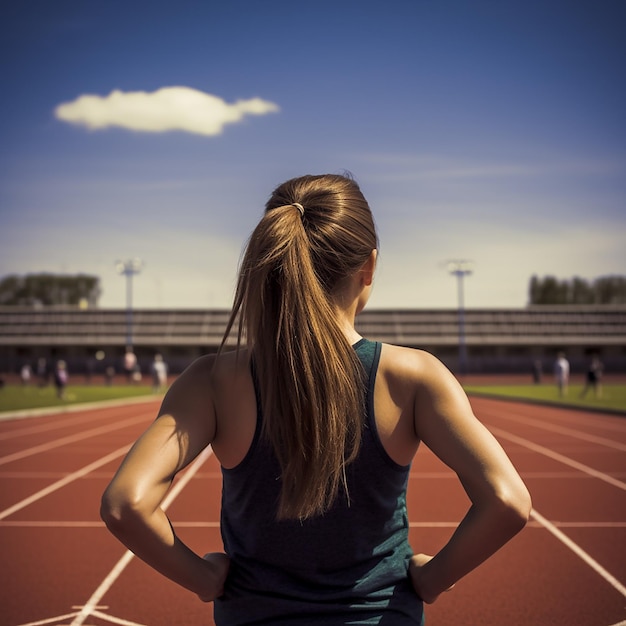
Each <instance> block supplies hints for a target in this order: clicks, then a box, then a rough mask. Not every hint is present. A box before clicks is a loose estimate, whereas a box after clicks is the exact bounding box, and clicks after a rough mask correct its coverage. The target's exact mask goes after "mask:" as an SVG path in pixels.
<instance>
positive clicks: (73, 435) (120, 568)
mask: <svg viewBox="0 0 626 626" xmlns="http://www.w3.org/2000/svg"><path fill="white" fill-rule="evenodd" d="M472 403H473V405H474V408H475V411H476V413H477V415H479V417H480V419H481V420H482V421H483V422H484V423H485V424H486V425H487V426H488V427H489V428H490V429H491V431H492V432H493V433H494V434H495V435H496V436H497V437H498V439H499V440H500V442H501V443H502V444H503V446H504V447H505V448H506V450H507V452H508V453H509V455H510V456H511V458H512V459H513V462H514V463H515V464H516V466H517V468H518V469H519V471H520V472H521V474H522V476H523V477H524V479H525V481H526V483H527V485H528V487H529V489H530V491H531V493H532V495H533V504H534V507H535V509H534V512H533V519H532V521H531V522H530V523H529V525H528V527H527V528H526V529H524V531H522V533H521V534H520V535H518V536H517V537H516V538H515V539H514V540H513V541H512V542H511V543H510V544H508V545H507V546H506V547H505V548H504V549H503V550H502V551H501V552H500V553H498V554H497V555H496V556H495V557H494V558H493V559H492V560H490V561H488V562H487V563H486V564H484V565H483V566H482V567H481V568H479V569H478V570H476V571H475V572H473V573H472V574H470V575H469V576H468V577H466V578H465V579H464V580H462V581H461V582H460V583H459V584H457V586H456V587H455V588H454V589H453V590H452V591H451V592H449V593H447V594H444V596H443V597H441V598H440V600H438V602H437V603H436V604H434V605H431V606H428V607H427V613H426V615H427V624H428V625H429V626H437V625H442V626H460V625H470V626H486V625H494V626H517V625H519V626H522V625H523V626H543V625H546V626H547V625H550V626H552V625H566V626H576V625H580V626H610V625H611V626H612V625H614V624H622V625H626V589H625V586H624V585H625V582H626V420H624V419H623V418H620V417H612V416H606V415H600V414H593V413H582V412H571V411H566V410H562V409H557V408H545V407H539V406H528V405H521V404H514V403H507V402H502V401H495V400H488V399H483V398H473V399H472ZM156 408H157V403H156V401H155V400H150V401H148V402H142V403H135V404H125V405H119V406H115V407H111V406H107V407H100V408H91V409H80V410H78V411H75V412H66V413H63V414H57V415H48V416H39V417H31V418H29V419H9V420H3V421H1V422H0V480H1V485H2V489H1V490H0V550H1V552H0V554H2V561H3V567H2V573H1V576H2V581H1V584H0V624H1V625H2V626H23V625H29V626H35V625H38V624H41V625H43V624H52V625H54V624H57V625H58V624H65V625H71V626H80V625H86V626H87V625H90V626H93V625H105V624H121V625H125V626H133V625H138V624H142V625H149V626H183V625H187V624H189V625H199V624H209V625H210V624H213V621H212V608H211V605H206V604H203V603H201V602H200V601H199V600H197V599H196V597H195V596H194V595H193V594H190V593H189V592H187V591H185V590H182V589H179V588H178V587H176V586H175V585H174V584H172V583H170V582H169V581H167V580H165V579H163V578H161V577H160V576H159V575H157V574H155V573H153V572H152V571H151V570H150V569H149V568H148V567H147V566H145V565H144V564H143V563H141V562H139V561H138V560H137V559H136V558H133V557H132V555H131V554H130V553H128V552H126V550H125V549H124V548H123V547H122V546H121V544H119V543H117V541H116V540H115V539H114V538H113V537H112V536H111V535H109V533H108V531H107V530H106V529H105V528H104V526H103V525H102V523H101V522H100V519H99V516H98V509H99V499H100V494H101V493H102V491H103V489H104V488H105V485H106V484H107V482H108V481H109V479H110V478H111V476H112V474H113V472H114V470H115V468H116V467H117V466H118V464H119V462H120V460H121V457H122V455H123V454H124V453H125V452H126V450H127V449H128V447H129V444H130V443H131V442H132V441H133V440H134V439H135V438H136V437H137V436H138V435H139V434H140V432H141V431H142V430H143V429H144V428H145V427H146V425H147V424H148V423H149V422H150V421H151V420H152V419H153V416H154V414H155V411H156ZM170 496H171V497H170V498H169V508H168V511H169V515H170V517H171V519H172V521H173V523H174V525H175V527H176V528H177V529H178V532H179V534H180V536H181V537H182V539H183V540H184V541H186V542H187V543H189V544H190V545H191V546H192V547H193V548H194V549H196V550H197V551H198V552H200V553H204V552H209V551H215V550H220V549H221V542H220V536H219V528H218V520H219V507H220V474H219V467H218V464H217V462H216V461H215V458H214V457H213V456H212V455H211V453H210V451H208V452H207V454H205V455H204V456H202V457H201V458H199V459H198V461H197V463H195V464H194V465H192V466H190V468H189V469H188V470H187V471H186V473H185V474H183V475H182V476H181V477H180V478H179V479H178V481H177V482H176V483H175V486H174V489H173V491H172V492H171V494H170ZM466 507H467V501H466V498H465V496H464V494H463V492H462V491H461V489H460V488H459V486H458V484H457V482H456V481H455V479H454V476H453V475H452V474H451V472H450V471H449V470H448V469H447V468H446V467H445V466H443V465H441V464H440V462H439V461H438V460H437V459H436V458H434V457H433V456H432V455H431V454H430V453H429V452H428V450H426V449H421V450H420V452H419V453H418V455H417V458H416V461H415V463H414V469H413V471H412V475H411V483H410V488H409V514H410V519H411V531H410V533H411V543H412V545H413V547H414V549H416V550H419V551H423V552H427V553H428V552H431V553H432V552H434V551H436V550H437V549H438V547H439V546H440V545H441V544H442V542H444V541H445V540H446V538H447V537H448V536H449V534H450V533H451V531H452V529H453V527H454V526H455V524H456V522H457V520H459V518H460V517H461V516H462V515H463V513H464V511H465V509H466Z"/></svg>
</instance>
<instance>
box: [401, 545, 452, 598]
mask: <svg viewBox="0 0 626 626" xmlns="http://www.w3.org/2000/svg"><path fill="white" fill-rule="evenodd" d="M432 558H433V557H432V556H430V555H428V554H414V555H413V556H412V557H411V560H410V561H409V578H410V579H411V584H412V585H413V589H414V590H415V593H416V594H417V595H418V596H419V597H420V598H421V599H422V600H423V601H424V602H425V603H426V604H432V603H433V602H434V601H435V600H436V599H437V598H438V597H439V596H440V595H441V594H439V593H436V594H433V593H432V592H429V591H428V586H427V585H426V584H425V577H424V573H425V572H424V569H423V568H424V566H425V565H426V564H427V563H428V562H429V561H430V560H431V559H432ZM452 587H454V585H452V586H450V587H448V589H446V591H450V590H451V589H452Z"/></svg>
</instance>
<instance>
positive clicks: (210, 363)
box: [102, 175, 530, 626]
mask: <svg viewBox="0 0 626 626" xmlns="http://www.w3.org/2000/svg"><path fill="white" fill-rule="evenodd" d="M377 248H378V241H377V235H376V230H375V227H374V223H373V219H372V215H371V212H370V209H369V207H368V204H367V202H366V200H365V198H364V197H363V195H362V193H361V191H360V189H359V187H358V186H357V184H356V183H355V182H354V181H353V180H351V179H350V178H347V177H344V176H333V175H323V176H304V177H301V178H296V179H292V180H289V181H287V182H286V183H284V184H282V185H281V186H279V187H278V188H277V189H276V190H275V191H274V193H273V194H272V196H271V198H270V200H269V201H268V203H267V206H266V211H265V214H264V216H263V218H262V219H261V221H260V223H259V224H258V226H257V227H256V229H255V231H254V232H253V234H252V236H251V238H250V240H249V242H248V245H247V250H246V253H245V256H244V259H243V262H242V266H241V269H240V275H239V281H238V286H237V291H236V294H235V302H234V307H233V311H232V316H231V319H230V323H229V325H228V328H227V331H226V335H225V337H226V336H228V334H229V333H230V331H231V330H232V328H233V326H234V325H235V324H236V320H239V322H238V324H239V325H238V329H239V332H238V337H239V341H238V349H237V350H235V351H233V352H226V351H223V350H221V351H220V352H219V353H218V355H211V356H207V357H203V358H200V359H199V360H197V361H195V362H194V363H193V364H192V365H191V366H190V367H189V368H188V369H187V370H186V371H185V372H184V373H183V374H182V375H181V376H180V377H179V378H178V379H177V380H176V381H175V383H174V384H173V385H172V387H171V388H170V390H169V391H168V393H167V395H166V397H165V399H164V401H163V404H162V407H161V409H160V411H159V415H158V418H157V419H156V421H155V422H154V423H153V424H152V425H151V426H150V427H149V428H148V430H147V431H146V433H145V434H144V435H143V436H142V437H141V438H140V439H139V440H138V442H137V443H136V444H135V446H134V447H133V449H132V450H131V451H130V453H129V454H128V456H127V457H126V459H125V460H124V462H123V464H122V466H121V467H120V469H119V471H118V472H117V474H116V476H115V477H114V478H113V481H112V482H111V484H110V485H109V487H108V488H107V490H106V492H105V494H104V496H103V505H102V516H103V519H104V520H105V521H106V523H107V526H108V527H109V529H110V530H111V531H112V532H113V533H114V534H115V535H116V536H117V537H118V538H119V539H120V540H121V541H122V542H123V543H124V544H125V545H126V546H128V547H129V548H130V549H131V550H133V551H134V552H135V553H136V554H137V555H138V556H139V557H140V558H142V559H144V560H145V561H146V562H147V563H148V564H150V565H151V566H152V567H154V568H155V569H157V570H159V571H160V572H162V573H163V574H164V575H166V576H168V577H169V578H171V579H172V580H174V581H175V582H177V583H178V584H180V585H182V586H184V587H186V588H187V589H189V590H191V591H193V592H195V593H196V594H198V596H200V598H201V599H202V600H204V601H215V621H216V624H218V625H222V624H224V625H229V626H231V625H235V624H241V625H243V624H272V625H276V624H290V625H292V626H297V625H303V624H324V625H334V624H348V623H349V624H389V625H393V626H396V625H397V626H401V625H405V624H406V625H409V624H412V625H415V624H420V623H422V620H423V602H427V603H430V602H434V601H435V600H436V599H437V597H438V596H439V595H440V594H441V593H442V592H443V591H446V590H448V589H450V588H451V587H452V586H453V585H454V584H455V583H456V582H457V581H458V580H459V579H460V578H461V577H462V576H464V575H465V574H467V573H468V572H469V571H471V570H472V569H474V568H475V567H477V566H478V565H479V564H480V563H482V562H483V561H485V559H487V558H488V557H489V556H490V555H492V554H493V553H494V552H495V551H496V550H498V549H499V548H500V547H501V546H502V545H503V544H504V543H506V542H507V541H508V540H509V539H510V538H511V537H512V536H513V535H515V534H516V533H517V532H518V531H519V530H520V529H521V528H522V527H523V526H524V524H525V523H526V521H527V519H528V515H529V511H530V497H529V495H528V491H527V490H526V487H525V486H524V484H523V482H522V481H521V479H520V477H519V476H518V474H517V472H516V471H515V469H514V468H513V466H512V464H511V462H510V461H509V459H508V458H507V456H506V454H505V453H504V451H503V450H502V448H501V447H500V445H499V444H498V443H497V442H496V440H495V439H494V438H493V437H492V436H491V435H490V433H489V432H488V431H487V430H486V429H485V428H484V427H483V426H482V425H481V423H480V422H479V421H478V420H477V419H476V418H475V417H474V415H473V414H472V409H471V407H470V405H469V402H468V400H467V397H466V395H465V394H464V392H463V391H462V389H461V387H460V386H459V384H458V383H457V382H456V380H455V378H454V377H453V376H452V375H451V374H450V373H449V371H448V370H447V369H446V368H445V367H444V366H443V365H442V364H441V363H440V362H439V361H438V360H437V359H435V358H434V357H433V356H431V355H430V354H428V353H425V352H422V351H419V350H414V349H408V348H401V347H397V346H392V345H387V344H385V345H381V344H380V343H375V342H371V341H368V340H366V339H363V338H362V337H361V336H360V335H359V334H358V333H357V331H356V330H355V327H354V320H355V317H356V315H357V314H358V313H359V312H360V311H361V310H362V309H363V307H364V306H365V304H366V302H367V300H368V297H369V294H370V290H371V287H372V282H373V278H374V270H375V266H376V255H377ZM222 345H223V344H222ZM422 441H423V442H424V443H425V444H426V445H427V446H428V447H429V448H430V449H431V450H432V451H433V452H434V453H435V454H436V455H437V456H438V457H439V458H440V459H441V460H442V461H443V462H444V463H446V464H447V465H449V466H450V467H451V468H452V469H453V470H454V471H455V472H456V473H457V474H458V476H459V478H460V480H461V483H462V485H463V487H464V488H465V490H466V492H467V494H468V496H469V498H470V500H471V502H472V504H471V507H470V509H469V511H468V513H467V515H466V516H465V518H464V519H463V520H462V521H461V523H460V524H459V526H458V528H457V529H456V531H455V533H454V534H453V536H452V537H451V539H450V541H449V542H448V543H447V544H446V545H445V546H444V547H443V549H442V550H441V551H440V552H439V553H438V554H436V555H435V556H434V557H431V556H428V555H425V554H421V553H417V554H413V551H412V549H411V547H410V546H409V544H408V519H407V514H406V503H405V496H406V485H407V479H408V473H409V468H410V463H411V460H412V459H413V457H414V455H415V453H416V452H417V449H418V446H419V444H420V442H422ZM209 444H210V445H211V446H212V448H213V451H214V452H215V455H216V457H217V459H218V460H219V462H220V463H221V466H222V475H223V498H222V518H221V530H222V538H223V541H224V548H225V554H222V553H212V554H208V555H205V557H204V558H200V557H199V556H198V555H196V554H195V553H193V552H192V551H191V550H189V549H188V548H187V547H186V546H185V545H184V544H182V543H181V542H180V540H179V539H178V538H177V536H176V534H175V531H174V530H173V529H172V527H171V526H170V524H169V521H168V519H167V517H166V515H165V513H164V512H163V510H162V509H161V508H160V503H161V502H162V500H163V498H164V496H165V493H166V492H167V489H168V487H169V486H170V484H171V481H172V480H173V478H174V476H175V475H176V473H177V472H178V471H179V470H181V469H182V468H184V467H185V466H186V465H187V464H188V463H190V462H191V461H192V460H193V459H194V458H195V457H196V456H197V455H198V454H199V453H200V452H201V450H202V449H203V448H204V447H205V446H207V445H209Z"/></svg>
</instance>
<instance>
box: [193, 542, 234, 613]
mask: <svg viewBox="0 0 626 626" xmlns="http://www.w3.org/2000/svg"><path fill="white" fill-rule="evenodd" d="M202 558H203V559H204V560H205V561H206V562H207V564H208V565H209V567H210V571H211V574H210V577H208V580H209V581H210V585H209V588H208V589H207V590H206V592H203V593H199V594H198V597H199V598H200V600H202V602H213V600H215V599H216V598H219V597H220V596H221V595H222V594H223V593H224V583H225V582H226V577H227V576H228V570H229V568H230V558H229V557H228V555H227V554H224V553H223V552H209V553H208V554H205V555H204V556H203V557H202Z"/></svg>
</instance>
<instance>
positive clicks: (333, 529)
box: [214, 339, 423, 626]
mask: <svg viewBox="0 0 626 626" xmlns="http://www.w3.org/2000/svg"><path fill="white" fill-rule="evenodd" d="M354 349H355V350H356V352H357V354H358V356H359V358H360V360H361V362H362V363H363V366H364V368H365V371H366V373H367V381H368V386H367V393H366V415H365V427H364V430H363V437H362V442H361V448H360V450H359V454H358V457H357V459H356V460H355V461H354V462H353V463H352V464H351V465H349V466H348V468H347V478H348V490H349V494H350V504H349V505H348V504H347V501H346V498H345V495H344V496H343V497H341V494H340V496H339V497H338V498H337V500H336V502H335V503H334V505H333V506H332V507H331V509H330V510H329V511H328V512H327V513H326V514H325V515H323V516H319V517H315V518H312V519H307V520H304V521H302V522H300V521H280V522H277V521H276V507H277V502H278V497H279V493H280V466H279V464H278V461H277V459H276V457H275V455H274V453H273V450H272V449H271V446H270V444H269V443H268V442H266V441H265V440H264V438H263V437H261V424H262V419H263V416H262V415H261V411H260V409H259V410H258V417H257V427H256V433H255V435H254V439H253V442H252V444H251V446H250V450H249V451H248V453H247V455H246V457H245V458H244V459H243V461H242V462H241V463H240V464H239V465H238V466H236V467H235V468H232V469H224V468H222V476H223V490H222V513H221V532H222V539H223V541H224V548H225V551H226V552H227V553H228V555H229V556H230V558H231V569H230V572H229V576H228V579H227V581H226V585H225V593H224V595H223V596H222V597H221V598H219V599H218V600H216V601H215V610H214V618H215V623H216V624H217V626H243V625H251V624H255V625H261V624H264V625H272V626H279V625H285V626H286V625H287V624H288V625H289V626H309V625H310V626H313V625H322V624H323V625H324V626H334V625H343V624H353V625H354V624H380V625H381V626H415V625H416V624H421V623H422V617H423V606H422V602H421V600H420V599H419V598H418V597H417V595H416V594H415V593H414V591H413V589H412V587H411V584H410V581H409V579H408V574H407V571H408V562H409V559H410V557H411V555H412V551H411V548H410V546H409V543H408V526H409V524H408V518H407V513H406V487H407V481H408V475H409V469H410V466H400V465H398V464H397V463H395V462H394V461H393V460H392V459H391V458H390V457H389V455H388V454H387V453H386V452H385V450H384V448H383V446H382V443H381V441H380V439H379V436H378V431H377V429H376V422H375V419H374V393H373V392H374V381H375V379H376V371H377V368H378V362H379V358H380V351H381V345H380V344H379V343H374V342H371V341H368V340H365V339H362V340H361V341H359V342H358V343H357V344H355V346H354Z"/></svg>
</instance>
